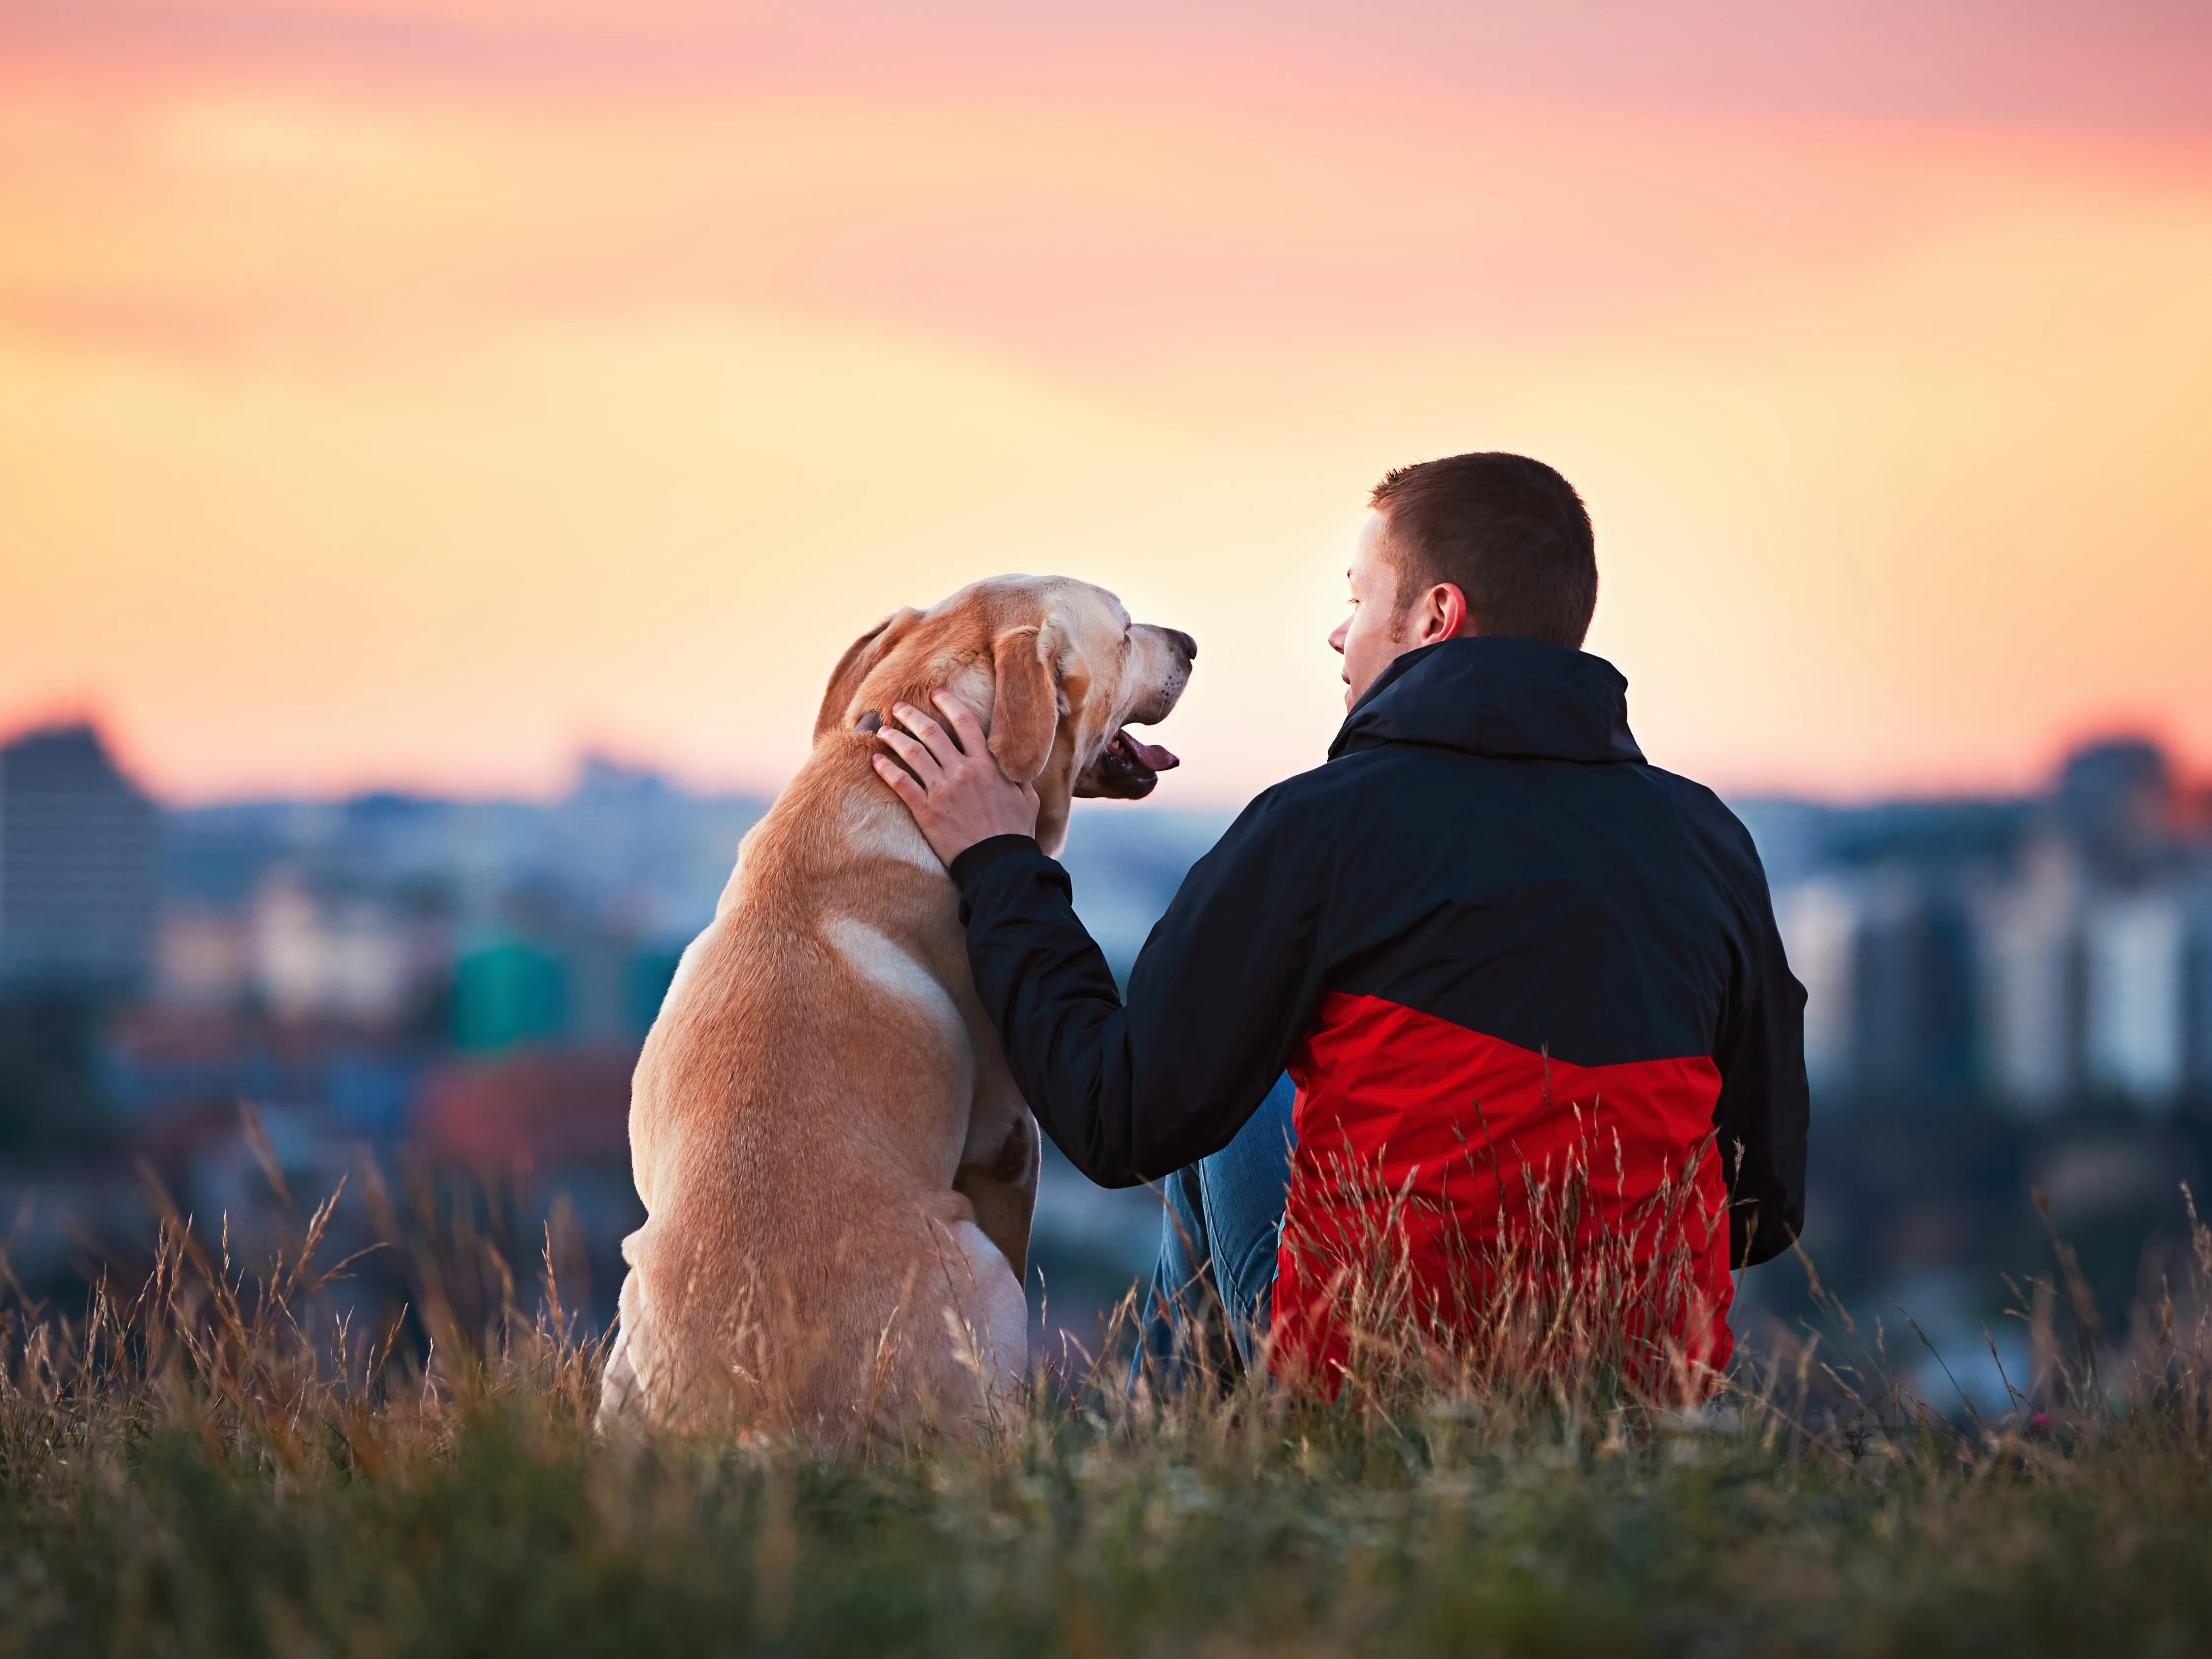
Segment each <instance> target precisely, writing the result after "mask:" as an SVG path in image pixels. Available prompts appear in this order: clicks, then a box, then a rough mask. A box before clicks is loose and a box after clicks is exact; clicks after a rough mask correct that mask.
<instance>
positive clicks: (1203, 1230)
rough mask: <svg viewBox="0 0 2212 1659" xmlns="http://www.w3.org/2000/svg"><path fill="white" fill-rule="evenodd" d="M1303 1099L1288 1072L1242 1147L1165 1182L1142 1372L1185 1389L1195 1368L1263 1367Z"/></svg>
mask: <svg viewBox="0 0 2212 1659" xmlns="http://www.w3.org/2000/svg"><path fill="white" fill-rule="evenodd" d="M1296 1093H1297V1091H1295V1090H1294V1089H1293V1088H1292V1087H1291V1079H1290V1075H1289V1073H1285V1074H1284V1075H1283V1076H1281V1077H1279V1078H1277V1079H1275V1086H1274V1087H1273V1088H1272V1089H1270V1090H1269V1091H1267V1098H1266V1099H1265V1100H1263V1101H1261V1103H1260V1109H1259V1110H1257V1111H1255V1113H1253V1114H1252V1118H1251V1121H1249V1123H1247V1124H1246V1125H1245V1126H1244V1127H1243V1128H1242V1129H1240V1130H1238V1131H1237V1139H1234V1140H1232V1141H1231V1142H1230V1143H1229V1144H1228V1145H1227V1146H1224V1147H1223V1148H1222V1149H1221V1150H1220V1151H1219V1152H1216V1153H1214V1154H1213V1156H1212V1157H1211V1158H1200V1159H1199V1161H1198V1162H1197V1163H1195V1164H1190V1165H1188V1166H1187V1167H1185V1168H1183V1169H1181V1170H1176V1172H1175V1173H1174V1174H1173V1175H1171V1176H1169V1177H1168V1178H1167V1179H1166V1181H1164V1182H1162V1183H1161V1185H1162V1187H1163V1188H1164V1198H1165V1200H1166V1202H1165V1205H1164V1209H1163V1212H1162V1214H1161V1217H1160V1260H1159V1266H1158V1267H1156V1268H1154V1269H1153V1272H1152V1291H1151V1294H1150V1295H1149V1296H1148V1297H1146V1307H1145V1327H1144V1338H1145V1340H1144V1351H1143V1352H1142V1353H1141V1354H1140V1355H1139V1358H1138V1364H1139V1365H1145V1364H1149V1365H1150V1366H1151V1368H1152V1371H1153V1374H1154V1375H1155V1376H1157V1377H1158V1378H1159V1380H1160V1381H1161V1382H1162V1383H1164V1384H1166V1385H1167V1386H1168V1387H1170V1388H1181V1387H1182V1385H1183V1384H1184V1383H1187V1382H1188V1380H1189V1376H1190V1372H1191V1370H1193V1368H1194V1367H1195V1366H1199V1365H1202V1364H1209V1363H1210V1364H1213V1365H1216V1366H1218V1365H1220V1364H1222V1363H1223V1362H1225V1361H1228V1360H1230V1359H1231V1358H1232V1357H1233V1358H1235V1359H1236V1360H1239V1361H1241V1362H1242V1363H1243V1366H1244V1368H1245V1369H1246V1370H1254V1369H1256V1368H1257V1367H1258V1365H1259V1364H1260V1344H1261V1341H1262V1340H1264V1339H1265V1337H1266V1335H1267V1320H1268V1316H1269V1315H1270V1313H1271V1312H1272V1311H1273V1306H1274V1296H1275V1247H1276V1243H1277V1241H1278V1239H1279V1237H1280V1234H1281V1232H1282V1226H1283V1202H1284V1200H1285V1198H1286V1197H1287V1196H1288V1195H1289V1194H1290V1190H1291V1148H1292V1146H1294V1145H1295V1144H1296V1135H1295V1132H1294V1131H1293V1129H1292V1128H1291V1102H1292V1101H1293V1099H1295V1098H1296Z"/></svg>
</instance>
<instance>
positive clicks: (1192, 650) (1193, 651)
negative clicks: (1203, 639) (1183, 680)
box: [1168, 628, 1198, 662]
mask: <svg viewBox="0 0 2212 1659" xmlns="http://www.w3.org/2000/svg"><path fill="white" fill-rule="evenodd" d="M1168 637H1169V638H1170V639H1171V640H1173V641H1175V642H1176V645H1177V646H1178V647H1181V648H1182V659H1183V660H1184V661H1185V662H1196V661H1197V660H1198V641H1196V640H1194V639H1193V638H1191V636H1190V635H1188V634H1186V633H1184V632H1183V631H1182V629H1180V628H1170V629H1168Z"/></svg>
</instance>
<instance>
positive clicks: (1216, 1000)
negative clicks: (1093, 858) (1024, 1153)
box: [952, 795, 1328, 1187]
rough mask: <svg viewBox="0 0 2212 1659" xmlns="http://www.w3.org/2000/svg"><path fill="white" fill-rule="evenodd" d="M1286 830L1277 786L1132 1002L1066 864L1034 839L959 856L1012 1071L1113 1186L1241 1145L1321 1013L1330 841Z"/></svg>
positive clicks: (1059, 1132) (1174, 907) (1195, 872)
mask: <svg viewBox="0 0 2212 1659" xmlns="http://www.w3.org/2000/svg"><path fill="white" fill-rule="evenodd" d="M1284 830H1285V826H1284V825H1283V824H1281V823H1279V822H1278V821H1277V814H1276V812H1275V811H1274V810H1273V806H1272V805H1271V803H1270V801H1269V798H1268V797H1267V796H1266V795H1263V796H1261V798H1260V799H1258V800H1256V801H1255V802H1254V803H1253V804H1252V805H1251V806H1250V807H1249V808H1248V809H1247V810H1246V811H1245V812H1244V814H1243V817H1239V818H1238V819H1237V822H1236V823H1234V824H1233V825H1231V828H1230V829H1229V832H1228V833H1227V834H1226V835H1225V836H1223V837H1222V838H1221V841H1220V842H1219V843H1218V845H1217V846H1216V847H1215V848H1213V850H1212V852H1210V853H1208V854H1206V856H1205V857H1204V858H1203V859H1201V860H1199V862H1198V863H1197V864H1196V865H1195V866H1193V867H1192V870H1191V872H1190V874H1189V875H1188V877H1186V878H1184V881H1183V884H1182V889H1181V890H1179V891H1178V892H1177V893H1176V897H1175V902H1173V903H1172V904H1170V906H1169V907H1168V911H1167V914H1166V915H1164V916H1163V917H1161V918H1160V921H1159V924H1158V926H1157V927H1154V928H1153V929H1152V937H1151V938H1150V939H1147V940H1146V943H1145V948H1144V950H1143V951H1142V952H1141V953H1140V954H1139V957H1137V963H1136V966H1135V967H1134V969H1132V970H1131V972H1130V975H1129V999H1128V1002H1127V1006H1124V1005H1123V1003H1122V1000H1121V996H1120V994H1118V993H1117V991H1116V990H1115V985H1114V976H1113V975H1112V974H1111V973H1110V972H1109V970H1108V969H1107V966H1106V958H1105V957H1104V956H1103V954H1102V953H1101V952H1100V951H1099V949H1098V946H1097V944H1095V943H1094V942H1093V941H1092V939H1091V936H1090V934H1089V933H1085V931H1084V927H1083V924H1082V922H1081V921H1079V920H1078V919H1077V917H1076V915H1075V910H1074V908H1073V904H1072V903H1071V902H1070V899H1071V895H1072V889H1071V887H1070V885H1069V883H1068V878H1067V872H1066V871H1065V870H1063V869H1062V868H1061V867H1060V866H1059V865H1058V864H1057V863H1055V862H1054V861H1053V860H1051V859H1048V858H1047V857H1046V856H1045V855H1044V854H1043V853H1042V852H1041V851H1040V850H1038V848H1037V845H1036V842H1034V841H1031V840H1030V838H1029V837H1027V836H996V837H994V838H993V839H992V840H989V841H987V842H980V843H978V844H977V845H976V846H974V847H971V848H969V849H968V850H967V851H966V852H964V853H963V854H961V855H960V856H959V857H958V858H957V859H956V860H953V864H952V878H953V880H954V881H955V882H956V883H957V884H958V886H959V889H960V908H961V917H962V920H963V921H964V922H965V923H966V924H967V928H968V962H969V968H970V969H971V970H972V971H973V973H974V975H975V990H976V993H977V994H978V995H979V996H980V997H981V1000H982V1003H983V1008H984V1011H985V1012H986V1013H987V1014H988V1015H989V1016H990V1018H991V1021H992V1023H993V1024H994V1025H996V1026H997V1027H998V1030H999V1032H1000V1036H1001V1038H1002V1040H1003V1041H1004V1042H1005V1045H1006V1063H1007V1065H1008V1066H1009V1068H1010V1069H1011V1070H1012V1073H1013V1078H1014V1082H1015V1083H1016V1085H1018V1087H1019V1088H1020V1089H1021V1091H1022V1094H1023V1097H1024V1098H1025V1099H1027V1100H1028V1102H1029V1103H1030V1109H1031V1110H1032V1111H1034V1112H1035V1113H1036V1115H1037V1121H1038V1123H1039V1124H1040V1125H1042V1127H1043V1129H1044V1132H1045V1133H1047V1134H1048V1135H1050V1136H1051V1137H1052V1139H1053V1144H1054V1146H1058V1147H1059V1148H1060V1151H1061V1152H1065V1153H1066V1155H1067V1158H1068V1161H1069V1162H1070V1163H1072V1164H1074V1165H1075V1167H1076V1168H1077V1169H1079V1170H1081V1171H1082V1172H1083V1173H1084V1174H1085V1175H1086V1176H1090V1177H1091V1180H1093V1181H1095V1182H1098V1183H1099V1184H1100V1185H1101V1186H1105V1187H1127V1186H1133V1185H1135V1184H1136V1183H1138V1182H1143V1181H1151V1180H1157V1179H1158V1178H1159V1177H1161V1176H1166V1175H1168V1174H1170V1173H1171V1172H1172V1171H1174V1170H1179V1169H1181V1168H1182V1167H1183V1166H1184V1165H1185V1164H1189V1163H1192V1162H1194V1160H1196V1159H1198V1158H1204V1157H1206V1155H1207V1154H1209V1153H1212V1152H1218V1151H1220V1149H1221V1148H1222V1147H1224V1146H1227V1145H1228V1144H1229V1142H1230V1141H1231V1139H1234V1138H1235V1136H1236V1133H1237V1131H1238V1130H1239V1129H1241V1128H1243V1127H1244V1124H1245V1122H1246V1121H1247V1120H1249V1118H1250V1117H1251V1115H1252V1113H1253V1112H1254V1110H1255V1109H1257V1108H1258V1106H1259V1104H1260V1102H1261V1099H1262V1098H1264V1097H1266V1095H1267V1090H1268V1089H1269V1087H1270V1086H1271V1085H1273V1082H1274V1080H1275V1079H1276V1078H1277V1077H1278V1076H1279V1075H1280V1073H1281V1072H1282V1070H1283V1066H1284V1065H1285V1062H1286V1061H1287V1060H1288V1059H1289V1058H1290V1054H1291V1050H1292V1049H1293V1048H1295V1047H1296V1045H1297V1041H1298V1038H1299V1036H1301V1035H1302V1034H1303V1033H1304V1030H1306V1028H1307V1027H1308V1026H1309V1025H1310V1024H1311V1023H1312V1015H1313V1012H1314V1009H1315V1007H1316V1006H1317V1004H1318V1002H1319V1000H1320V990H1319V983H1320V969H1319V964H1318V955H1319V943H1318V941H1319V937H1320V916H1321V912H1322V906H1323V905H1324V903H1325V902H1326V895H1327V890H1328V882H1327V880H1326V879H1325V878H1319V877H1317V875H1316V870H1317V868H1318V865H1319V860H1318V859H1317V857H1316V850H1315V848H1314V847H1313V844H1312V843H1313V840H1314V838H1313V837H1311V836H1298V835H1295V834H1286V833H1284Z"/></svg>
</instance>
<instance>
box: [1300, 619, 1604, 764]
mask: <svg viewBox="0 0 2212 1659" xmlns="http://www.w3.org/2000/svg"><path fill="white" fill-rule="evenodd" d="M1386 743H1418V744H1430V745H1431V746H1433V747H1436V748H1441V749H1457V750H1462V751H1464V752H1465V753H1467V754H1470V755H1486V756H1491V757H1496V758H1498V759H1514V760H1564V761H1582V762H1586V763H1604V762H1613V761H1641V760H1642V759H1643V758H1644V751H1643V750H1641V749H1638V747H1637V746H1636V739H1635V738H1632V737H1631V736H1630V735H1629V732H1628V682H1627V681H1626V679H1624V678H1622V677H1621V673H1620V670H1619V669H1617V668H1615V667H1614V666H1613V665H1612V664H1611V663H1609V662H1607V661H1606V659H1604V658H1602V657H1593V656H1591V655H1590V654H1589V653H1588V652H1587V651H1577V650H1575V649H1574V648H1573V647H1571V646H1565V645H1553V643H1551V641H1548V640H1509V639H1492V638H1483V637H1480V636H1478V637H1476V638H1473V639H1458V640H1440V641H1437V643H1436V644H1434V645H1425V646H1423V647H1420V648H1419V650H1417V651H1408V652H1407V653H1406V654H1405V655H1404V656H1402V657H1400V658H1399V659H1397V660H1396V661H1395V662H1394V663H1392V664H1391V665H1389V667H1388V668H1385V669H1384V670H1383V671H1382V673H1380V674H1378V675H1377V676H1376V679H1375V684H1373V685H1371V686H1370V687H1369V688H1368V690H1367V695H1366V696H1364V697H1362V698H1361V699H1360V700H1359V702H1358V706H1357V707H1356V708H1353V709H1352V712H1351V714H1347V715H1346V717H1345V721H1344V725H1343V726H1342V727H1341V728H1340V730H1339V731H1338V732H1337V734H1336V741H1335V742H1334V743H1332V744H1329V746H1328V757H1329V758H1330V759H1331V760H1335V759H1336V758H1338V757H1340V756H1343V755H1351V754H1356V753H1358V751H1359V750H1363V749H1374V748H1377V747H1379V746H1381V745H1382V744H1386Z"/></svg>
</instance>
